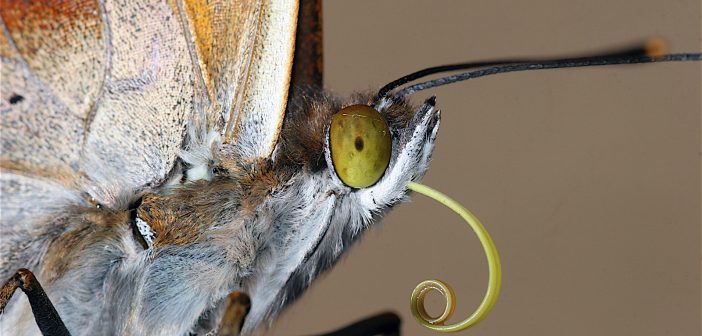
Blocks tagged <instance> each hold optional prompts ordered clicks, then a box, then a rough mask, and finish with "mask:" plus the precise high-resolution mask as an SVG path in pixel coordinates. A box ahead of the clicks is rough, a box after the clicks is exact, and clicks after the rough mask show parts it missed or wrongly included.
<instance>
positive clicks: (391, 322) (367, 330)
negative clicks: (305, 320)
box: [321, 312, 401, 336]
mask: <svg viewBox="0 0 702 336" xmlns="http://www.w3.org/2000/svg"><path fill="white" fill-rule="evenodd" d="M400 324H401V321H400V317H399V316H397V314H395V313H391V312H387V313H380V314H378V315H375V316H371V317H368V318H366V319H363V320H360V321H358V322H355V323H353V324H350V325H348V326H346V327H343V328H341V329H339V330H336V331H332V332H330V333H326V334H323V335H321V336H363V335H368V336H370V335H383V336H399V335H400Z"/></svg>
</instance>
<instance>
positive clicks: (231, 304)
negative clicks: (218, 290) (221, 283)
mask: <svg viewBox="0 0 702 336" xmlns="http://www.w3.org/2000/svg"><path fill="white" fill-rule="evenodd" d="M249 309H251V299H250V298H249V296H248V295H246V294H244V293H242V292H233V293H231V294H229V296H227V308H225V310H224V315H223V316H222V321H221V322H220V323H219V331H218V333H217V335H218V336H238V335H239V333H240V332H241V327H242V326H243V325H244V319H245V318H246V315H247V314H248V313H249Z"/></svg>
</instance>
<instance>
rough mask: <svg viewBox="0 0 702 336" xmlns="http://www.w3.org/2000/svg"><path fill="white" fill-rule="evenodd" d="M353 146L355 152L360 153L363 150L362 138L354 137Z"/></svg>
mask: <svg viewBox="0 0 702 336" xmlns="http://www.w3.org/2000/svg"><path fill="white" fill-rule="evenodd" d="M353 144H354V146H356V150H357V151H359V152H360V151H362V150H363V138H361V137H360V136H357V137H356V141H354V142H353Z"/></svg>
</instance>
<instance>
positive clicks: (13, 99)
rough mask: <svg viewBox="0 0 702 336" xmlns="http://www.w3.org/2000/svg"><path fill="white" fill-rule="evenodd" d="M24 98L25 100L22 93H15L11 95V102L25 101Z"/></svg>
mask: <svg viewBox="0 0 702 336" xmlns="http://www.w3.org/2000/svg"><path fill="white" fill-rule="evenodd" d="M23 100H24V97H22V96H20V95H18V94H13V95H12V96H11V97H10V104H12V105H15V104H17V103H19V102H21V101H23Z"/></svg>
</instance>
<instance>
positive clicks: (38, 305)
mask: <svg viewBox="0 0 702 336" xmlns="http://www.w3.org/2000/svg"><path fill="white" fill-rule="evenodd" d="M17 288H20V289H22V291H23V292H24V294H26V295H27V299H29V305H30V306H31V307H32V313H34V320H36V321H37V326H39V330H41V333H42V334H43V335H44V336H70V335H71V334H70V333H69V332H68V329H66V326H65V325H64V324H63V321H62V320H61V317H60V316H59V314H58V312H57V311H56V308H54V305H53V304H51V300H49V297H48V296H46V293H45V292H44V289H43V288H41V285H40V284H39V281H37V278H35V277H34V274H32V272H30V271H29V270H27V269H24V268H20V269H19V270H17V273H15V275H13V276H12V277H11V278H10V280H8V281H7V282H6V283H5V284H4V285H3V286H2V288H1V289H0V314H2V313H3V312H4V311H5V306H6V305H7V302H8V301H10V298H11V297H12V294H13V293H14V292H15V290H16V289H17Z"/></svg>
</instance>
